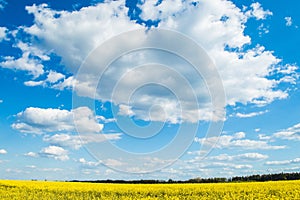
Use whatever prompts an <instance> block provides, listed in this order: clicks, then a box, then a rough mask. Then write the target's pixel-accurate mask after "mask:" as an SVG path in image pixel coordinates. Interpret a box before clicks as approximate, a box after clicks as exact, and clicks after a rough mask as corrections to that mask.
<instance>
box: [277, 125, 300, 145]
mask: <svg viewBox="0 0 300 200" xmlns="http://www.w3.org/2000/svg"><path fill="white" fill-rule="evenodd" d="M273 137H275V138H280V139H285V140H293V141H300V123H299V124H296V125H294V126H292V127H289V128H287V129H285V130H281V131H278V132H276V133H274V134H273Z"/></svg>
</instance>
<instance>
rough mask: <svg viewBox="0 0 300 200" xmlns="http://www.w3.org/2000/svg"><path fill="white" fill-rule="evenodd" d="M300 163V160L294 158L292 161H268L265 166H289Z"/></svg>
mask: <svg viewBox="0 0 300 200" xmlns="http://www.w3.org/2000/svg"><path fill="white" fill-rule="evenodd" d="M298 163H300V158H295V159H292V160H281V161H268V162H266V165H289V164H298Z"/></svg>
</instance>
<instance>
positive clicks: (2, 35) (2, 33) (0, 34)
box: [0, 2, 8, 42]
mask: <svg viewBox="0 0 300 200" xmlns="http://www.w3.org/2000/svg"><path fill="white" fill-rule="evenodd" d="M0 3H1V2H0ZM0 10H1V5H0ZM7 31H8V29H7V28H6V27H0V42H1V41H3V40H5V39H7Z"/></svg>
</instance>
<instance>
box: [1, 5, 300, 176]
mask: <svg viewBox="0 0 300 200" xmlns="http://www.w3.org/2000/svg"><path fill="white" fill-rule="evenodd" d="M299 8H300V2H299V1H296V0H288V1H283V0H278V1H276V2H274V1H273V2H271V1H267V0H258V1H252V0H251V1H246V0H242V1H237V0H231V1H230V0H213V1H211V0H199V1H197V0H195V1H188V0H187V1H184V0H158V1H156V0H145V1H143V0H132V1H129V0H127V1H109V0H107V1H97V0H84V1H77V0H68V1H52V0H26V1H25V0H10V1H9V0H0V91H1V93H0V127H1V128H0V179H40V180H44V179H47V180H74V179H77V180H95V179H164V180H168V179H170V178H171V179H175V180H186V179H190V178H195V177H205V178H207V177H233V176H246V175H252V174H269V173H280V172H298V171H299V170H300V155H299V142H300V118H299V113H300V104H299V102H300V101H299V100H300V93H299V80H300V77H299V73H300V70H299V63H300V56H299V53H298V49H297V48H298V46H299V45H300V38H299V26H300V14H299Z"/></svg>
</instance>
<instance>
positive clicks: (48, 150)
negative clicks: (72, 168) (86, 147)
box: [39, 146, 69, 161]
mask: <svg viewBox="0 0 300 200" xmlns="http://www.w3.org/2000/svg"><path fill="white" fill-rule="evenodd" d="M39 154H40V155H41V156H44V157H49V158H54V159H55V160H61V161H65V160H69V156H68V154H69V152H68V151H67V150H65V149H63V148H62V147H58V146H48V147H45V148H43V149H42V150H41V151H40V153H39Z"/></svg>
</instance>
